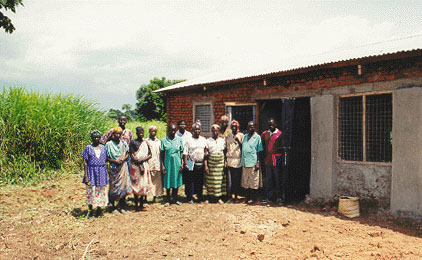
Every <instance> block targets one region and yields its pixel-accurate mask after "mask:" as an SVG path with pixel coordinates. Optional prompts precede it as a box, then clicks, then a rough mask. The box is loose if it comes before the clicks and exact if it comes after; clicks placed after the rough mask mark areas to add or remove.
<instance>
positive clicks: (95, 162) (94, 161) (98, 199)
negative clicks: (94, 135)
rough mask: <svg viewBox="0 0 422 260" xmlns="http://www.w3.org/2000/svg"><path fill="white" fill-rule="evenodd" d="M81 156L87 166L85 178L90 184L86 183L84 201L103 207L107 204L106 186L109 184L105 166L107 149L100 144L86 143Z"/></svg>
mask: <svg viewBox="0 0 422 260" xmlns="http://www.w3.org/2000/svg"><path fill="white" fill-rule="evenodd" d="M81 156H82V158H84V160H85V161H86V163H87V166H88V170H87V172H88V173H87V178H88V181H89V184H90V185H86V192H85V195H86V203H87V204H88V205H92V206H93V207H105V206H107V204H108V196H107V189H106V186H107V185H108V184H109V180H108V174H107V166H106V162H107V149H106V147H105V146H104V145H101V144H100V145H99V146H98V147H97V148H94V147H93V146H92V145H88V146H86V147H85V149H84V150H83V152H82V154H81ZM82 182H83V180H82Z"/></svg>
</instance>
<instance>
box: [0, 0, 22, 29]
mask: <svg viewBox="0 0 422 260" xmlns="http://www.w3.org/2000/svg"><path fill="white" fill-rule="evenodd" d="M18 5H22V6H23V3H22V0H0V28H3V29H4V30H5V31H6V32H7V33H12V32H13V31H14V30H15V29H16V28H15V26H14V25H13V24H12V20H10V18H9V17H7V16H5V15H4V14H3V12H2V11H1V10H2V9H4V10H5V11H7V10H10V11H12V12H14V13H16V7H17V6H18Z"/></svg>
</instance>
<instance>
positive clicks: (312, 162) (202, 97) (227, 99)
mask: <svg viewBox="0 0 422 260" xmlns="http://www.w3.org/2000/svg"><path fill="white" fill-rule="evenodd" d="M419 40H420V39H419ZM403 50H406V48H401V49H400V50H399V51H397V50H395V51H394V52H385V51H384V52H382V53H381V54H379V52H377V54H378V55H374V56H360V58H349V59H342V60H340V61H334V62H331V61H329V62H324V63H316V64H317V65H314V64H315V63H314V64H307V66H300V67H299V66H298V67H293V68H288V69H285V70H282V71H276V72H271V73H264V74H260V75H254V76H247V75H246V76H240V77H234V76H231V77H227V76H220V77H219V76H212V77H209V78H206V79H203V80H201V79H199V80H191V81H189V80H188V81H185V82H182V83H179V84H176V85H173V86H170V87H167V88H164V89H161V90H159V91H162V92H163V93H164V94H165V96H166V104H167V121H168V122H177V121H178V120H179V119H182V118H183V119H185V120H186V121H187V123H188V126H190V125H192V123H193V122H194V121H195V120H198V119H199V120H200V121H201V123H202V127H203V132H204V134H205V135H206V134H209V131H210V125H211V124H213V123H214V122H216V121H217V120H216V119H218V118H220V117H221V116H222V115H224V114H228V115H229V117H230V118H231V119H232V118H234V119H236V120H238V121H240V122H241V128H242V129H244V128H245V127H246V124H247V122H248V121H249V120H255V121H256V122H257V126H258V127H257V128H258V132H259V133H260V132H262V131H263V130H265V128H266V122H267V121H268V119H269V118H275V119H276V121H278V124H279V128H281V129H282V130H283V131H284V132H283V133H286V134H288V135H289V136H290V137H289V141H288V143H287V146H288V147H290V150H289V166H288V167H289V183H290V185H289V187H290V194H291V195H292V196H293V197H294V198H295V199H302V198H303V197H304V195H305V194H310V196H311V197H312V198H332V197H333V196H338V195H352V196H359V197H361V198H365V199H372V200H374V201H377V202H379V203H380V205H382V206H385V207H388V208H390V209H391V210H392V212H395V213H401V214H403V215H422V192H421V191H422V148H421V147H422V113H421V112H422V49H418V48H414V47H413V48H412V49H408V50H406V51H403Z"/></svg>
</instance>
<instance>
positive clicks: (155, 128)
mask: <svg viewBox="0 0 422 260" xmlns="http://www.w3.org/2000/svg"><path fill="white" fill-rule="evenodd" d="M151 130H158V128H157V127H156V126H155V125H152V126H150V127H149V131H151Z"/></svg>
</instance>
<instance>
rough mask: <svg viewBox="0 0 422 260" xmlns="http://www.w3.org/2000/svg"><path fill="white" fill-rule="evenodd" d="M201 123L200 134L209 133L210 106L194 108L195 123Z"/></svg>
mask: <svg viewBox="0 0 422 260" xmlns="http://www.w3.org/2000/svg"><path fill="white" fill-rule="evenodd" d="M198 120H199V122H201V130H202V132H210V131H211V105H197V106H195V122H196V121H198Z"/></svg>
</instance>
